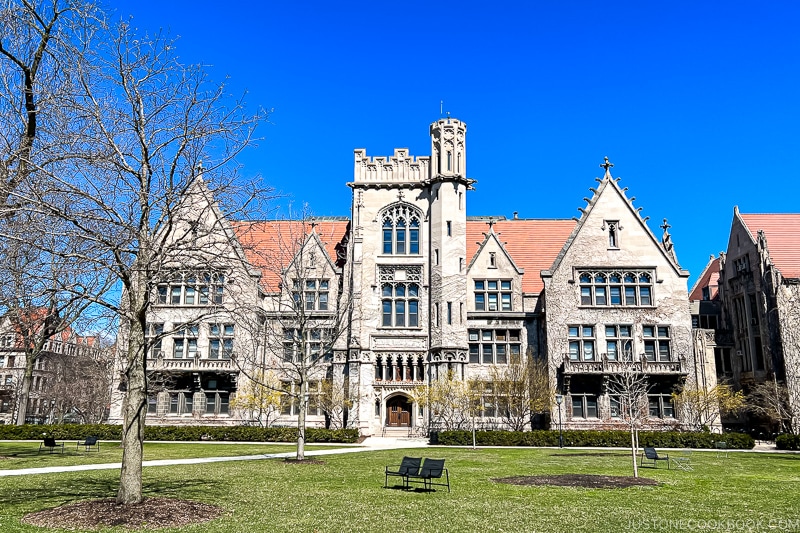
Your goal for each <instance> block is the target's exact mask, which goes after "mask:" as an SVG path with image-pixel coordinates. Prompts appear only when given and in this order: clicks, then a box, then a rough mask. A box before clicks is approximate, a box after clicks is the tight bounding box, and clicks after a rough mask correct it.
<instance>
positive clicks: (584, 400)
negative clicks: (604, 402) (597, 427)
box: [572, 394, 597, 418]
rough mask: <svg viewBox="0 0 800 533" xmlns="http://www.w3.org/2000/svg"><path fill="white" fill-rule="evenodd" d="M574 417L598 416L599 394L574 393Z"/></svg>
mask: <svg viewBox="0 0 800 533" xmlns="http://www.w3.org/2000/svg"><path fill="white" fill-rule="evenodd" d="M572 418H597V396H596V395H594V394H573V395H572Z"/></svg>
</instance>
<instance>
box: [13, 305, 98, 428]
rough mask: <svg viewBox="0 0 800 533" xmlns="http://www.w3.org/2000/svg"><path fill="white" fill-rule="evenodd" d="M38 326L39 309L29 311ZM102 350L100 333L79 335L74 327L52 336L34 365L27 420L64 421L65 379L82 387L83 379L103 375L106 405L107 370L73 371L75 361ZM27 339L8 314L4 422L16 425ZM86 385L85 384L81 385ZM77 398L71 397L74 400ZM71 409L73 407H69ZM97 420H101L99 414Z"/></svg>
mask: <svg viewBox="0 0 800 533" xmlns="http://www.w3.org/2000/svg"><path fill="white" fill-rule="evenodd" d="M28 315H29V316H30V317H31V318H30V320H31V321H32V322H33V323H34V326H33V328H34V329H37V328H38V327H41V324H38V325H36V322H37V318H36V317H37V312H36V311H35V310H34V311H33V312H31V313H29V314H28ZM99 351H100V342H99V338H98V337H96V336H81V335H77V334H75V332H74V331H72V329H71V328H67V329H65V330H64V331H62V332H60V333H56V334H54V335H53V336H52V337H51V338H49V339H48V340H47V341H46V342H45V344H44V346H43V349H42V352H41V354H40V355H39V356H38V357H37V358H36V361H35V363H34V368H33V376H32V381H31V389H30V393H29V397H28V402H27V410H26V412H27V414H26V417H25V422H26V423H34V424H43V423H51V422H54V421H57V420H63V417H64V416H65V415H68V414H70V413H69V412H66V413H65V412H64V411H63V409H64V407H65V405H64V404H63V400H64V398H63V397H62V395H61V394H60V392H61V391H62V390H63V388H64V387H63V386H64V384H65V380H70V381H71V382H72V385H74V386H75V387H78V386H79V385H80V383H79V379H80V380H81V381H88V380H92V379H94V378H99V380H100V381H102V384H101V388H102V389H103V392H102V396H101V398H100V401H101V403H102V407H105V406H106V404H107V399H108V395H107V392H108V386H109V385H108V382H107V381H106V375H105V374H107V369H105V370H104V372H103V373H102V375H101V374H97V375H89V374H84V375H81V376H78V374H77V373H76V372H74V371H73V369H74V367H75V363H76V362H77V361H79V360H81V359H83V358H89V359H96V357H97V354H98V352H99ZM27 353H28V350H26V340H25V338H24V336H23V335H22V334H21V333H20V332H19V331H18V328H15V326H14V323H13V321H12V320H11V319H10V318H9V316H8V315H6V316H4V317H3V318H2V320H0V424H14V423H15V421H16V416H17V410H18V409H19V405H20V393H21V391H22V379H23V376H24V373H25V366H26V359H27V355H26V354H27ZM81 386H82V385H81ZM72 399H74V398H70V400H72ZM67 410H68V411H69V410H70V407H67ZM96 421H97V422H99V421H100V418H99V417H98V418H97V419H96Z"/></svg>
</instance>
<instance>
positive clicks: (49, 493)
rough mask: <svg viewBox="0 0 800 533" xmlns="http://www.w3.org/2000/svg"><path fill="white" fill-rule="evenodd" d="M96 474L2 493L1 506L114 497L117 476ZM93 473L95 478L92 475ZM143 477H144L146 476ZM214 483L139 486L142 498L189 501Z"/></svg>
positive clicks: (184, 481)
mask: <svg viewBox="0 0 800 533" xmlns="http://www.w3.org/2000/svg"><path fill="white" fill-rule="evenodd" d="M97 473H98V472H97V471H93V472H88V473H87V472H83V474H89V475H84V476H81V478H80V479H74V478H71V479H69V480H64V479H57V478H56V479H54V482H53V483H50V484H48V486H47V487H46V488H45V487H43V486H41V485H40V484H38V483H37V486H36V487H22V488H15V489H13V490H6V491H3V493H2V496H0V505H20V504H25V503H28V502H31V501H39V502H42V503H43V504H45V505H44V507H48V508H50V507H59V506H61V505H65V504H68V503H72V502H76V501H80V500H91V499H99V498H113V497H115V496H116V494H117V491H118V489H119V476H102V477H100V476H97ZM91 474H94V476H96V477H94V476H91ZM145 475H146V474H145ZM217 485H218V484H217V483H215V482H214V481H213V480H204V479H174V480H164V479H158V480H147V479H145V480H144V481H143V483H142V493H143V494H144V496H145V498H147V497H154V496H161V497H172V498H183V499H192V498H197V497H200V496H204V498H208V497H209V496H214V495H215V494H216V493H217V492H219V491H218V490H217V488H218V487H217Z"/></svg>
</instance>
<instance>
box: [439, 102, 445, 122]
mask: <svg viewBox="0 0 800 533" xmlns="http://www.w3.org/2000/svg"><path fill="white" fill-rule="evenodd" d="M443 116H444V100H439V118H442V117H443Z"/></svg>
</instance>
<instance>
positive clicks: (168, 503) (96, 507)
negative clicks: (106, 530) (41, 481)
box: [22, 498, 223, 531]
mask: <svg viewBox="0 0 800 533" xmlns="http://www.w3.org/2000/svg"><path fill="white" fill-rule="evenodd" d="M222 513H223V509H222V508H221V507H217V506H216V505H209V504H207V503H200V502H193V501H189V500H179V499H176V498H147V499H145V500H144V501H143V502H142V503H138V504H132V505H119V504H117V503H116V501H115V500H114V499H113V498H108V499H103V500H88V501H84V502H77V503H70V504H67V505H62V506H61V507H56V508H54V509H46V510H44V511H39V512H36V513H30V514H28V515H25V516H24V517H23V518H22V521H23V522H25V523H26V524H31V525H34V526H39V527H48V528H63V529H69V530H72V531H76V530H87V529H89V530H91V529H99V528H102V527H113V526H122V527H124V528H125V529H140V528H143V527H148V528H159V527H182V526H187V525H190V524H198V523H201V522H208V521H209V520H213V519H214V518H216V517H218V516H219V515H221V514H222Z"/></svg>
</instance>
